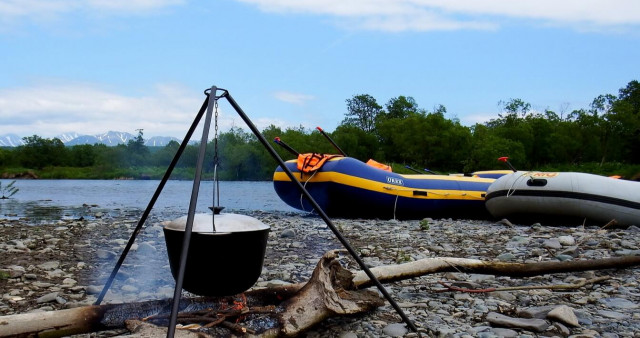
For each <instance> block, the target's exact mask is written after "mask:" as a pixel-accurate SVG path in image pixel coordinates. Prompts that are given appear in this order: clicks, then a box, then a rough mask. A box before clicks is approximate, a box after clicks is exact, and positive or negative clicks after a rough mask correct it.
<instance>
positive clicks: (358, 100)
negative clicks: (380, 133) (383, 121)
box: [341, 94, 382, 132]
mask: <svg viewBox="0 0 640 338" xmlns="http://www.w3.org/2000/svg"><path fill="white" fill-rule="evenodd" d="M346 101H347V113H346V114H345V118H344V120H342V123H341V124H343V125H351V126H356V127H358V128H360V129H362V130H363V131H365V132H373V131H374V129H375V121H376V118H377V116H378V114H380V113H381V112H382V107H381V106H380V105H379V104H378V103H377V102H376V99H375V98H373V96H371V95H368V94H362V95H355V96H353V98H351V99H347V100H346Z"/></svg>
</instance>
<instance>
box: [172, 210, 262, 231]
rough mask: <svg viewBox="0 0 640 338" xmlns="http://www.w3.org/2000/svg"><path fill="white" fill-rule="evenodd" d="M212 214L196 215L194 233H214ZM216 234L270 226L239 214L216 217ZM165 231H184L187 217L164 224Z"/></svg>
mask: <svg viewBox="0 0 640 338" xmlns="http://www.w3.org/2000/svg"><path fill="white" fill-rule="evenodd" d="M212 217H213V215H212V214H195V215H194V218H193V228H192V230H191V231H193V232H213V226H212V224H213V220H212ZM215 217H216V218H215V222H216V232H243V231H257V230H265V229H269V226H268V225H266V224H264V223H262V222H261V221H260V220H258V219H256V218H253V217H250V216H245V215H239V214H227V213H223V214H218V215H215ZM163 225H164V227H165V229H169V230H177V231H184V230H185V228H186V226H187V216H182V217H180V218H176V219H174V220H173V221H167V222H163Z"/></svg>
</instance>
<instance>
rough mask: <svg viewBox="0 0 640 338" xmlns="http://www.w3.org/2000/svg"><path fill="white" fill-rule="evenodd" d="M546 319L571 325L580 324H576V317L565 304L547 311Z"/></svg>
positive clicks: (576, 325)
mask: <svg viewBox="0 0 640 338" xmlns="http://www.w3.org/2000/svg"><path fill="white" fill-rule="evenodd" d="M547 319H551V320H555V321H558V322H560V323H563V324H567V325H569V326H573V327H578V326H580V324H578V317H576V314H575V313H574V312H573V309H572V308H570V307H568V306H566V305H560V306H558V307H556V308H555V309H553V310H551V311H549V313H548V314H547Z"/></svg>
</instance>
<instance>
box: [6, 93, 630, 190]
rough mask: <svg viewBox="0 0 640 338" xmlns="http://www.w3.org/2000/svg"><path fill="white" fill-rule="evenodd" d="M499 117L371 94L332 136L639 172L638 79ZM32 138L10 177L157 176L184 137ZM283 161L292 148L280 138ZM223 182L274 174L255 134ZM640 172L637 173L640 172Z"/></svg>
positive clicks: (312, 139) (182, 169)
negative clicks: (564, 104) (562, 106)
mask: <svg viewBox="0 0 640 338" xmlns="http://www.w3.org/2000/svg"><path fill="white" fill-rule="evenodd" d="M499 104H500V107H501V110H502V112H501V113H500V114H499V115H498V117H497V118H495V119H493V120H491V121H489V122H486V123H482V124H475V125H473V126H471V127H468V126H464V125H462V124H460V121H459V120H458V119H456V118H449V117H448V116H449V113H448V112H447V110H446V107H444V106H442V105H440V106H437V107H434V108H433V110H432V111H428V110H425V109H423V108H421V107H419V105H418V103H417V102H416V101H415V100H414V99H413V98H412V97H410V96H398V97H395V98H391V99H389V100H388V101H387V102H386V103H385V104H384V106H383V105H381V104H379V103H378V102H377V101H376V99H375V98H374V97H372V96H370V95H367V94H361V95H354V96H353V97H352V98H350V99H347V100H346V106H347V107H346V108H347V109H346V110H347V112H346V113H345V116H344V120H343V121H341V123H340V125H339V126H338V127H337V128H336V129H335V130H334V131H333V132H330V133H329V135H330V136H331V138H332V139H333V140H334V141H335V142H336V143H337V144H338V145H339V146H340V147H341V148H342V149H343V150H344V151H345V152H346V153H347V154H348V155H349V156H351V157H355V158H358V159H360V160H363V161H366V160H368V159H370V158H373V159H375V160H377V161H378V162H384V163H389V164H392V166H393V168H394V170H395V171H398V172H407V171H406V169H405V168H404V166H405V165H409V166H411V167H414V168H429V169H431V170H436V171H439V172H443V173H444V172H472V171H476V170H487V169H506V168H504V167H503V165H501V164H499V163H498V162H497V161H496V159H497V158H498V157H501V156H509V157H510V161H511V163H513V164H514V166H516V167H517V168H518V169H523V170H562V171H569V170H572V171H583V172H592V173H599V174H607V175H610V174H619V175H622V176H624V177H627V178H632V176H634V175H637V174H638V172H640V83H639V82H638V81H636V80H634V81H631V82H629V83H628V84H627V85H626V86H625V87H623V88H621V89H620V90H619V92H618V94H617V95H614V94H603V95H599V96H598V97H596V98H594V100H593V102H592V103H591V104H590V106H589V107H587V108H583V109H577V110H573V111H571V112H565V111H562V112H555V111H552V110H549V109H547V110H545V111H536V110H533V109H532V107H531V104H529V103H527V102H526V101H524V100H522V99H509V100H506V101H501V102H500V103H499ZM262 134H263V135H264V136H265V138H266V139H267V140H270V141H271V140H273V139H274V138H275V137H280V138H281V139H282V140H283V141H285V142H286V143H287V144H289V145H290V146H291V147H292V148H294V149H295V150H297V151H299V152H303V153H304V152H317V153H337V152H336V150H335V149H334V148H333V147H332V146H331V144H330V143H329V142H328V141H327V140H326V139H325V138H324V137H323V136H322V135H321V134H320V133H319V132H318V131H317V130H309V129H305V128H303V127H299V128H288V129H285V130H282V129H281V128H279V127H276V126H273V125H272V126H269V127H267V128H265V129H264V130H263V131H262ZM24 141H25V144H24V145H22V146H19V147H15V148H2V149H0V172H1V173H4V174H3V175H4V176H5V177H11V176H12V175H16V174H19V173H21V172H25V171H31V172H35V174H36V175H37V176H39V177H42V178H135V179H140V178H160V177H162V175H163V174H164V172H165V171H166V169H167V167H168V166H169V163H170V162H171V160H172V159H173V157H174V155H175V153H176V151H177V149H178V147H179V144H178V143H177V142H171V143H169V144H168V145H167V146H165V147H147V146H145V145H144V139H143V134H142V131H139V134H138V136H137V137H136V138H135V139H133V140H130V141H129V142H128V143H127V144H122V145H118V146H114V147H108V146H105V145H102V144H96V145H76V146H70V147H66V146H64V144H63V143H62V141H60V140H59V139H56V138H54V139H46V138H41V137H39V136H37V135H34V136H30V137H25V138H24ZM273 146H274V147H275V148H276V150H277V151H278V153H279V154H280V156H281V157H282V158H284V159H285V160H286V159H291V158H293V155H291V154H290V153H289V152H287V151H286V150H284V149H282V148H280V147H278V146H277V145H275V144H273ZM218 150H219V151H218V173H219V177H220V179H221V180H268V179H271V176H272V174H273V171H274V169H275V166H276V162H275V161H274V160H273V159H272V158H271V157H270V155H269V154H268V153H267V152H266V150H265V149H264V147H263V146H262V145H261V144H260V142H259V141H258V140H257V138H256V137H255V136H254V135H253V134H251V133H249V132H247V131H245V130H243V129H241V128H237V127H234V128H231V129H230V130H228V131H226V132H222V133H220V135H219V138H218ZM197 151H198V145H197V144H193V145H189V146H187V148H186V150H185V152H184V154H183V155H182V157H181V159H180V161H179V162H178V165H177V167H176V169H175V170H174V174H173V176H172V178H174V179H192V178H193V172H194V166H195V163H196V160H197ZM213 155H214V145H213V141H211V142H210V143H209V144H208V145H207V160H206V161H205V163H206V164H205V168H204V171H205V178H211V176H212V172H213V158H214V156H213ZM636 178H637V177H636Z"/></svg>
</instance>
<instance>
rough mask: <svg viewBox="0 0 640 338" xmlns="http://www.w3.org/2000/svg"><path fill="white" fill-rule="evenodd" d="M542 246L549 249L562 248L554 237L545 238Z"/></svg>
mask: <svg viewBox="0 0 640 338" xmlns="http://www.w3.org/2000/svg"><path fill="white" fill-rule="evenodd" d="M542 246H543V247H545V248H549V249H556V250H557V249H562V244H560V242H559V241H558V239H556V238H550V239H545V240H544V241H543V242H542Z"/></svg>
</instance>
